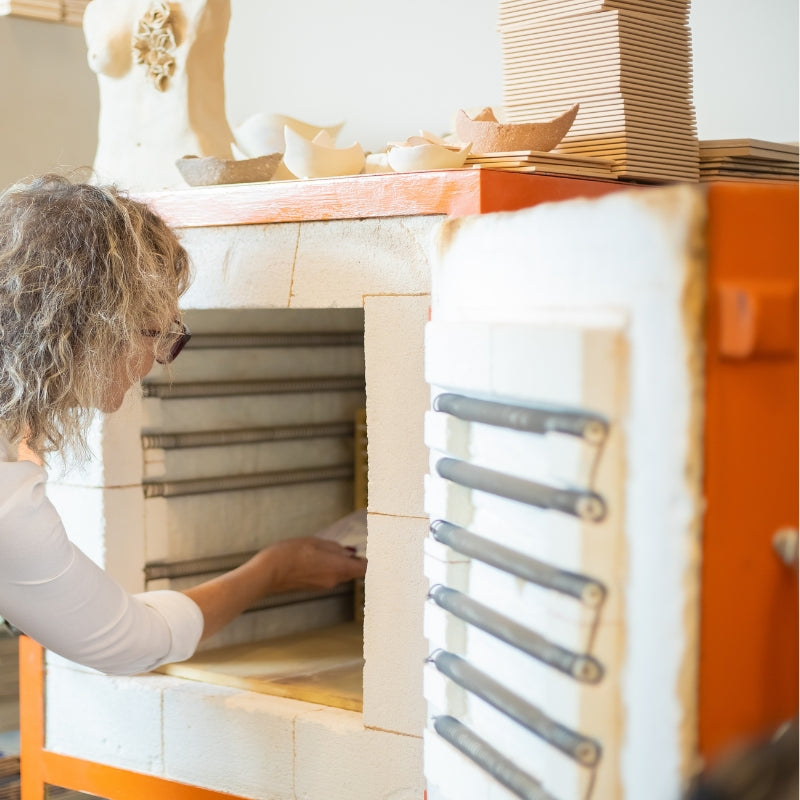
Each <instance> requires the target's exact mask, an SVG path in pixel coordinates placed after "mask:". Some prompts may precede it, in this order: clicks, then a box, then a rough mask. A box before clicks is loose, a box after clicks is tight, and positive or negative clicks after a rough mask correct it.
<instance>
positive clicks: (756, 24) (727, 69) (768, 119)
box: [690, 0, 798, 142]
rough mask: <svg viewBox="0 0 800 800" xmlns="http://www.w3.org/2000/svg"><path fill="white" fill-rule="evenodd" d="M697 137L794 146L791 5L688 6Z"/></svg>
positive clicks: (722, 1) (792, 0)
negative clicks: (689, 7)
mask: <svg viewBox="0 0 800 800" xmlns="http://www.w3.org/2000/svg"><path fill="white" fill-rule="evenodd" d="M690 21H691V26H692V40H693V49H694V90H695V91H694V95H695V97H694V101H695V110H696V113H697V128H698V133H699V136H700V138H701V139H724V138H738V137H746V136H747V137H751V138H754V139H767V140H774V141H786V142H789V141H793V142H796V141H797V128H798V101H797V98H798V55H797V52H798V3H797V0H761V2H750V1H749V0H694V2H692V11H691V17H690Z"/></svg>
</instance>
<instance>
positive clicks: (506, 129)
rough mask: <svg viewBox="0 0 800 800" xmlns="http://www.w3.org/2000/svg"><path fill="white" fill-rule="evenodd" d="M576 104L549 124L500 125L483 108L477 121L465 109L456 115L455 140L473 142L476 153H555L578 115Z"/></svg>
mask: <svg viewBox="0 0 800 800" xmlns="http://www.w3.org/2000/svg"><path fill="white" fill-rule="evenodd" d="M579 108H580V105H579V104H577V103H576V104H575V105H574V106H572V108H570V109H569V110H568V111H565V112H564V113H563V114H562V115H561V116H560V117H556V118H555V119H553V120H550V122H517V123H507V122H498V120H497V118H496V117H495V115H494V113H493V112H492V109H491V108H484V109H483V110H482V111H481V112H480V113H479V114H477V115H476V116H475V117H470V116H469V115H468V114H467V113H466V112H465V111H464V110H463V109H461V110H459V112H458V114H456V124H455V130H456V136H457V137H458V139H459V140H461V141H462V142H472V148H473V152H475V153H510V152H514V151H516V150H538V151H539V152H542V153H546V152H547V151H548V150H552V149H553V148H554V147H555V146H556V145H557V144H558V143H559V142H560V141H561V140H562V139H563V138H564V137H565V136H566V135H567V132H568V131H569V129H570V128H571V127H572V123H573V122H574V121H575V117H576V116H577V114H578V109H579Z"/></svg>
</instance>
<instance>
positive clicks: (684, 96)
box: [499, 0, 698, 181]
mask: <svg viewBox="0 0 800 800" xmlns="http://www.w3.org/2000/svg"><path fill="white" fill-rule="evenodd" d="M688 9H689V3H688V0H648V2H644V1H643V0H563V2H562V1H561V0H501V2H500V11H499V29H500V33H501V36H502V46H503V76H504V96H503V100H504V108H505V113H506V117H507V121H509V122H540V121H546V120H549V119H552V118H554V117H556V116H558V115H559V114H562V113H563V112H564V111H565V110H566V109H567V108H569V107H570V106H572V105H573V104H574V103H580V111H579V112H578V116H577V118H576V120H575V122H574V124H573V125H572V128H571V129H570V131H569V132H568V133H567V135H566V137H565V138H564V140H563V141H562V143H561V144H560V145H559V146H558V147H557V148H556V149H557V151H558V152H561V153H565V154H573V155H578V156H588V157H597V158H608V159H612V160H613V161H614V173H615V174H616V175H617V177H620V178H627V179H632V180H645V181H673V180H697V179H698V145H697V135H696V124H695V113H694V106H693V104H692V84H691V80H692V69H691V34H690V30H689V26H688Z"/></svg>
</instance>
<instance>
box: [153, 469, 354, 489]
mask: <svg viewBox="0 0 800 800" xmlns="http://www.w3.org/2000/svg"><path fill="white" fill-rule="evenodd" d="M352 477H353V465H352V464H343V465H339V466H333V467H314V468H311V469H289V470H282V471H277V472H256V473H251V474H249V475H219V476H216V477H213V478H191V479H189V480H183V481H151V482H148V483H144V484H142V488H143V489H144V496H145V497H180V496H182V495H190V494H210V493H212V492H232V491H240V490H242V489H264V488H268V487H271V486H286V485H289V484H293V483H316V482H317V481H333V480H345V479H350V478H352Z"/></svg>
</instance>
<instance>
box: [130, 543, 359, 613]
mask: <svg viewBox="0 0 800 800" xmlns="http://www.w3.org/2000/svg"><path fill="white" fill-rule="evenodd" d="M257 552H258V550H250V551H247V552H244V553H226V554H223V555H219V556H205V557H202V558H187V559H184V560H182V561H151V562H150V563H148V564H145V566H144V577H145V581H156V580H172V579H175V578H196V577H200V576H202V575H208V574H212V573H220V572H228V571H230V570H232V569H236V567H239V566H241V565H242V564H244V562H245V561H247V560H248V559H250V558H251V557H252V556H254V555H255V554H256V553H257ZM353 591H354V590H353V582H352V581H346V582H344V583H340V584H339V585H338V586H334V587H333V588H332V589H317V590H311V591H293V592H280V593H279V594H272V595H267V596H266V597H263V598H262V599H261V600H259V601H258V602H257V603H255V604H254V605H252V606H251V607H250V608H249V609H248V611H259V610H261V609H264V608H275V607H277V606H285V605H292V604H294V603H305V602H308V601H310V600H318V599H321V598H324V597H338V596H340V595H346V594H352V593H353Z"/></svg>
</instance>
